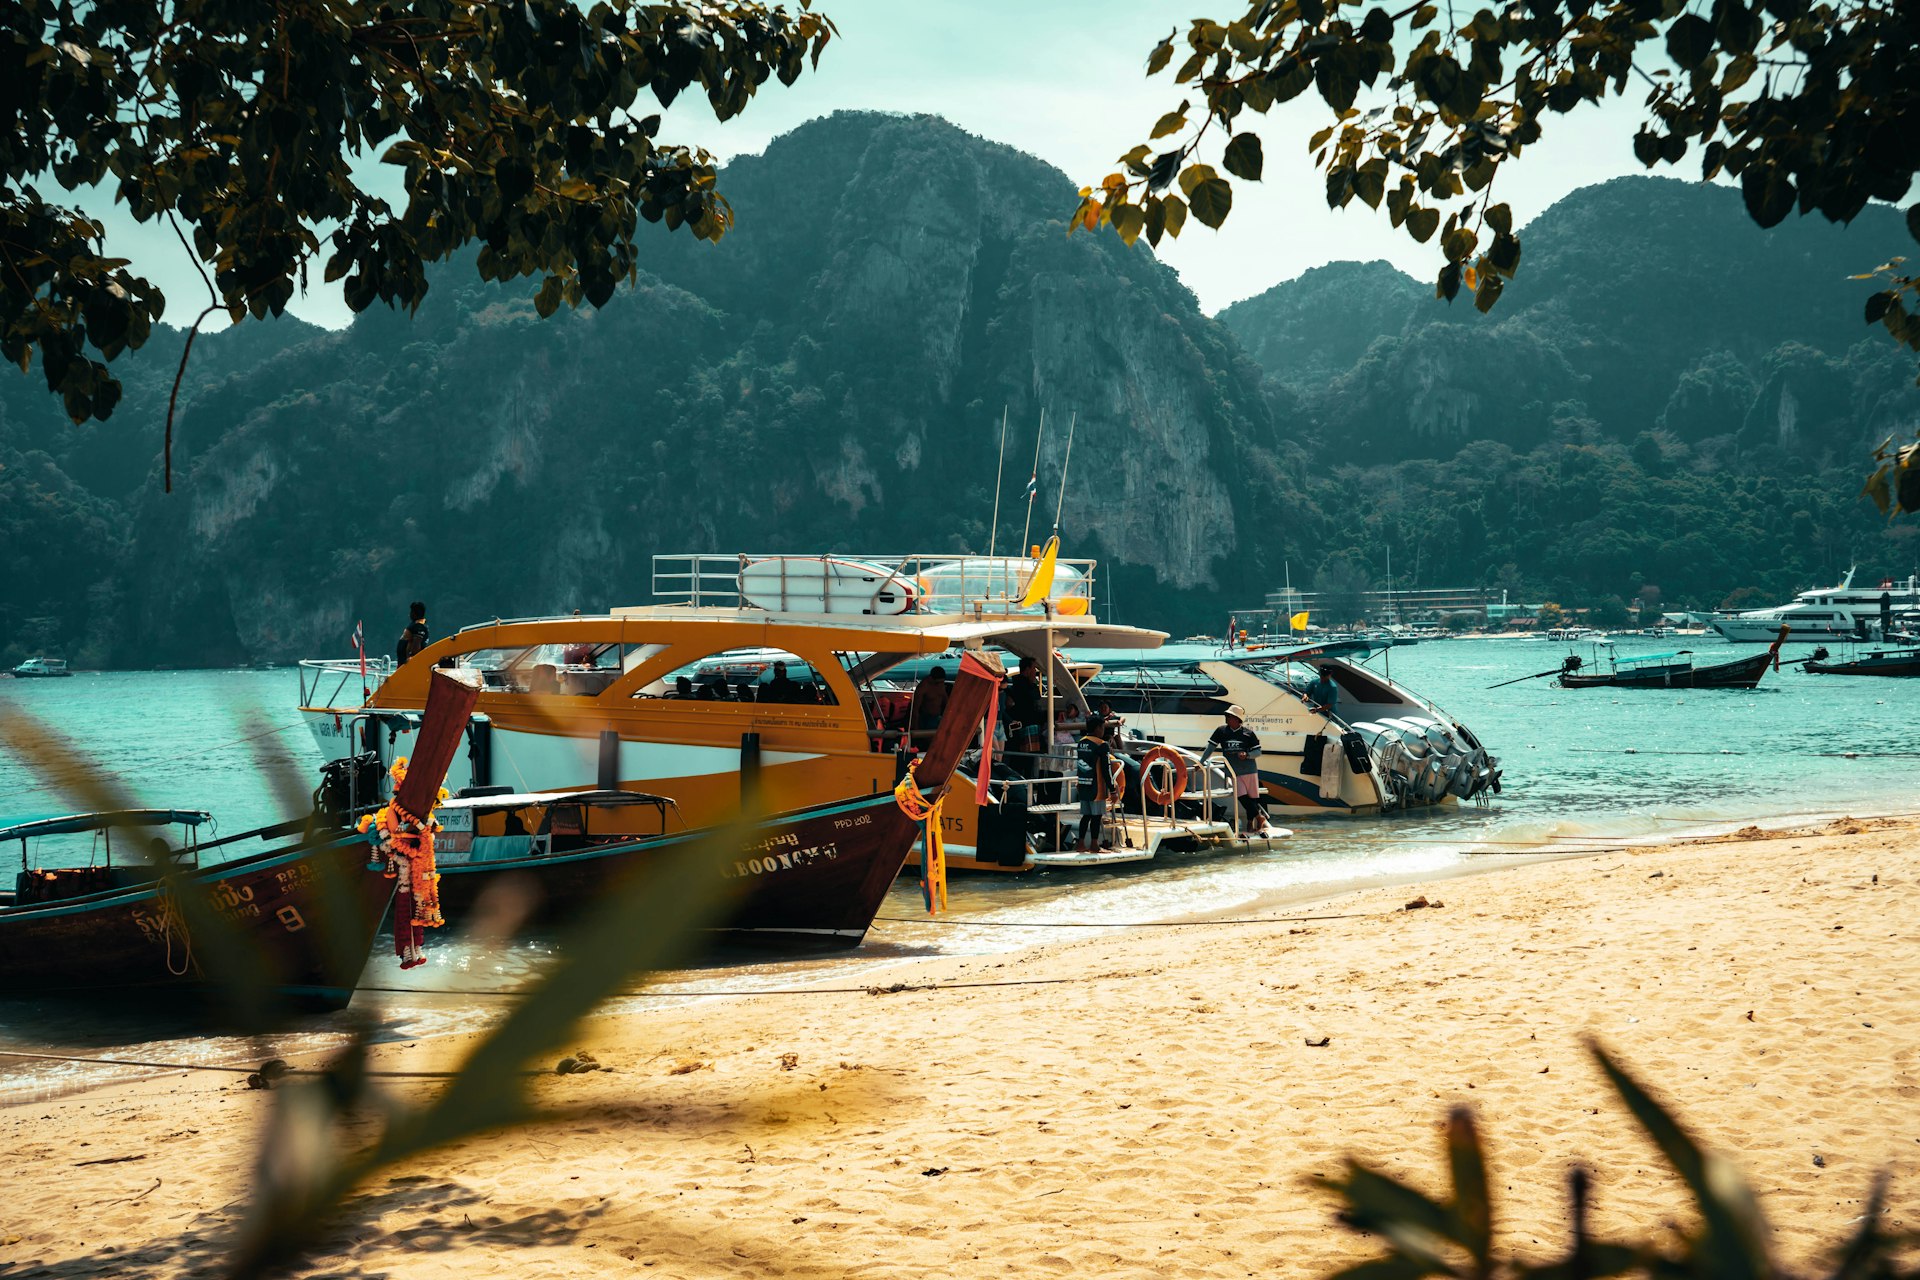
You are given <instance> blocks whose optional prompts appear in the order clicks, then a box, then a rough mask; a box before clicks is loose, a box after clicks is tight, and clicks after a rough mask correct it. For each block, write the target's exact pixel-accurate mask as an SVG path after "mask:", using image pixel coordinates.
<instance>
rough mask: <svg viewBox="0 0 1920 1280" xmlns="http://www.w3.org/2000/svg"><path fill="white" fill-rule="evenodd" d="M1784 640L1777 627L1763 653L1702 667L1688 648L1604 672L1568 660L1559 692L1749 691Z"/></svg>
mask: <svg viewBox="0 0 1920 1280" xmlns="http://www.w3.org/2000/svg"><path fill="white" fill-rule="evenodd" d="M1786 638H1787V629H1786V628H1785V627H1781V628H1780V634H1779V636H1778V637H1777V638H1776V639H1775V640H1774V642H1773V643H1772V644H1771V645H1769V646H1768V647H1767V649H1766V651H1765V652H1763V653H1756V654H1752V655H1750V656H1749V657H1745V658H1736V659H1734V660H1733V661H1732V662H1715V663H1709V664H1707V665H1706V666H1701V665H1699V664H1698V663H1696V662H1695V661H1694V660H1693V651H1692V650H1691V649H1682V650H1680V651H1679V652H1678V653H1645V654H1637V655H1635V656H1633V657H1630V658H1614V659H1611V660H1610V661H1609V662H1608V670H1606V671H1585V672H1583V671H1581V670H1580V660H1579V659H1578V658H1577V657H1576V658H1569V659H1567V665H1566V666H1563V667H1562V668H1561V670H1560V680H1559V683H1560V687H1561V688H1562V689H1600V688H1606V689H1751V688H1753V687H1754V686H1756V685H1758V684H1759V683H1760V678H1761V677H1762V676H1764V675H1766V673H1767V668H1768V667H1770V666H1773V665H1774V664H1775V663H1776V662H1778V660H1779V657H1780V645H1781V643H1782V642H1783V641H1784V640H1785V639H1786Z"/></svg>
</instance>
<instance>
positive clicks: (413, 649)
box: [393, 600, 427, 667]
mask: <svg viewBox="0 0 1920 1280" xmlns="http://www.w3.org/2000/svg"><path fill="white" fill-rule="evenodd" d="M407 617H408V619H409V621H408V623H407V629H406V630H405V631H402V632H401V633H400V642H399V643H398V644H396V645H395V646H394V647H393V661H394V665H396V666H402V667H404V666H406V665H407V659H409V658H411V657H412V656H413V655H414V654H416V653H418V652H420V651H421V650H422V649H424V648H426V647H427V605H426V602H425V601H424V600H415V601H414V602H413V603H412V604H410V605H408V606H407Z"/></svg>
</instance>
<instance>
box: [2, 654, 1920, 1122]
mask: <svg viewBox="0 0 1920 1280" xmlns="http://www.w3.org/2000/svg"><path fill="white" fill-rule="evenodd" d="M1688 645H1691V646H1694V647H1696V648H1697V649H1699V650H1700V652H1701V656H1702V660H1703V661H1713V660H1717V659H1720V658H1731V657H1733V656H1736V654H1737V653H1740V652H1747V651H1749V650H1747V649H1746V648H1745V647H1744V646H1742V647H1739V648H1736V647H1735V646H1730V645H1727V644H1725V643H1724V642H1722V641H1720V640H1719V639H1718V638H1713V637H1709V638H1704V639H1702V638H1688V639H1681V640H1672V639H1669V640H1645V641H1642V640H1623V641H1621V642H1620V644H1619V652H1620V653H1622V654H1631V653H1636V652H1648V651H1652V650H1654V649H1671V648H1676V647H1684V646H1688ZM1566 651H1567V650H1566V647H1565V646H1561V645H1553V644H1548V643H1544V642H1533V641H1514V640H1452V641H1445V642H1439V643H1432V644H1424V645H1419V646H1414V647H1409V648H1403V649H1397V650H1394V651H1393V652H1392V653H1391V654H1390V655H1389V654H1383V655H1377V656H1376V657H1375V659H1374V662H1373V666H1374V668H1375V669H1376V670H1381V671H1385V670H1386V669H1387V665H1388V662H1389V661H1390V662H1391V675H1392V676H1393V678H1394V679H1395V680H1396V681H1398V682H1400V683H1402V684H1405V685H1406V686H1408V687H1410V688H1412V689H1413V690H1415V691H1417V692H1419V693H1421V694H1423V695H1425V696H1427V697H1429V698H1431V699H1433V700H1434V701H1436V702H1438V703H1439V704H1440V705H1441V706H1443V707H1445V708H1447V709H1448V710H1449V711H1450V712H1452V713H1453V714H1454V715H1455V716H1456V717H1458V718H1459V719H1461V720H1462V721H1464V722H1465V723H1466V725H1467V726H1468V727H1469V728H1470V729H1472V730H1473V731H1474V733H1475V734H1476V735H1477V736H1478V737H1479V738H1480V739H1481V741H1482V742H1483V743H1485V745H1486V746H1487V747H1488V749H1490V750H1491V751H1493V752H1494V753H1495V754H1496V755H1497V756H1499V757H1500V758H1501V761H1502V763H1503V765H1504V767H1505V770H1506V773H1505V781H1504V791H1503V793H1502V794H1501V795H1500V796H1499V797H1497V798H1494V799H1493V801H1492V803H1491V804H1490V805H1487V806H1485V807H1482V806H1479V805H1466V806H1458V807H1449V808H1446V809H1443V810H1438V811H1431V812H1427V813H1416V814H1409V815H1402V816H1398V817H1388V818H1375V819H1367V818H1361V819H1342V818H1317V817H1312V816H1307V815H1301V814H1298V813H1295V812H1291V811H1286V810H1282V809H1280V808H1278V807H1277V806H1276V807H1275V808H1274V809H1273V810H1272V812H1273V815H1274V820H1275V821H1276V822H1278V823H1281V824H1284V825H1288V826H1291V827H1293V828H1294V829H1295V831H1296V836H1295V838H1294V839H1293V840H1291V841H1288V842H1287V843H1286V845H1285V846H1284V850H1285V851H1284V852H1275V853H1272V854H1262V855H1257V856H1253V857H1247V858H1214V859H1196V860H1191V861H1184V862H1182V861H1173V862H1167V863H1164V864H1159V865H1155V864H1136V865H1134V866H1130V867H1120V868H1114V869H1110V870H1108V871H1104V872H1098V873H1088V872H1048V873H1040V874H1033V875H1028V876H1020V877H994V876H984V875H980V876H959V877H956V878H955V879H954V881H953V885H952V891H951V910H950V912H949V913H948V915H947V916H946V917H943V918H942V920H941V921H940V922H934V923H927V922H925V920H924V912H923V910H922V908H921V905H920V895H919V890H918V888H917V886H916V885H915V884H914V882H913V881H912V880H910V879H903V880H902V881H901V882H900V883H899V884H898V885H897V886H896V887H895V889H894V891H893V894H892V896H891V898H890V899H889V901H888V903H887V905H886V906H885V907H884V908H883V909H882V911H881V920H880V921H879V922H878V923H877V924H876V925H875V926H874V929H873V931H872V933H871V934H870V935H869V937H868V941H867V944H866V946H864V947H863V948H861V949H860V950H859V951H856V952H853V953H851V954H846V955H841V956H836V957H831V958H827V959H813V960H798V961H780V962H772V963H769V962H767V961H765V960H759V959H754V960H747V961H740V960H734V961H722V962H717V963H715V964H712V965H707V966H703V967H701V968H699V969H697V970H691V971H687V972H684V973H680V974H674V975H668V977H667V980H666V981H665V982H664V983H663V984H662V987H663V988H664V989H665V990H667V991H678V992H682V993H691V992H694V991H699V992H710V991H746V990H764V989H768V988H772V987H781V986H788V985H792V984H794V983H795V982H800V981H806V982H819V981H823V980H824V981H832V980H837V979H845V980H849V981H854V982H857V983H865V982H868V981H875V980H877V979H875V978H874V977H873V973H872V971H873V970H875V969H876V968H877V967H879V966H882V965H884V964H886V963H888V962H890V961H894V960H899V959H904V958H912V957H919V956H925V955H930V954H979V953H987V952H993V951H1000V950H1005V949H1010V948H1012V947H1017V946H1024V945H1029V944H1032V943H1035V942H1039V941H1043V940H1046V939H1049V938H1053V937H1058V936H1060V934H1059V931H1057V930H1056V929H1054V928H1052V927H1050V926H1052V925H1055V924H1069V925H1075V926H1081V925H1089V924H1096V925H1097V924H1113V925H1121V924H1127V923H1138V922H1146V921H1154V920H1165V919H1169V918H1179V917H1187V916H1193V915H1201V914H1209V913H1226V914H1229V915H1231V914H1237V913H1248V912H1253V911H1264V912H1268V913H1272V912H1275V911H1277V910H1280V909H1282V908H1284V907H1285V906H1287V905H1288V904H1297V903H1303V902H1308V901H1313V900H1318V899H1321V898H1325V897H1327V896H1328V895H1330V894H1333V893H1337V892H1338V891H1339V890H1340V889H1342V888H1345V887H1347V886H1351V885H1354V884H1357V883H1365V882H1372V881H1380V880H1415V879H1420V880H1425V879H1431V878H1433V877H1435V876H1439V875H1446V874H1451V873H1454V872H1457V871H1461V870H1465V869H1476V868H1480V867H1490V866H1494V865H1505V864H1507V863H1508V862H1509V858H1508V857H1507V856H1505V855H1507V854H1514V855H1516V856H1522V855H1520V851H1522V850H1532V851H1534V853H1538V852H1539V851H1542V850H1546V849H1562V850H1567V851H1578V850H1581V849H1587V848H1592V847H1595V846H1596V845H1606V844H1609V843H1618V842H1620V841H1624V840H1643V839H1648V838H1652V837H1661V836H1672V835H1677V834H1684V833H1688V832H1693V831H1705V830H1723V829H1726V828H1727V827H1729V826H1731V825H1744V824H1746V823H1748V822H1753V821H1763V822H1764V821H1766V820H1768V819H1776V818H1785V817H1792V816H1802V815H1830V814H1840V813H1855V814H1862V813H1871V812H1893V811H1905V810H1908V809H1911V808H1913V807H1914V806H1913V787H1912V779H1913V777H1914V776H1915V768H1916V764H1917V763H1920V740H1917V739H1916V738H1915V736H1914V734H1913V732H1912V725H1913V723H1914V712H1915V710H1916V709H1920V687H1916V682H1912V681H1901V680H1873V679H1848V678H1842V677H1832V676H1811V675H1807V674H1805V673H1804V672H1802V671H1800V670H1798V669H1796V668H1793V667H1786V668H1784V669H1783V670H1781V671H1780V672H1778V673H1770V674H1769V675H1768V676H1767V678H1766V680H1765V681H1764V682H1763V683H1762V685H1761V687H1760V688H1759V689H1757V690H1752V691H1717V690H1711V691H1681V690H1674V691H1624V692H1615V691H1610V690H1606V689H1591V690H1561V689H1557V688H1554V687H1552V686H1551V685H1550V684H1549V682H1548V681H1547V680H1545V679H1541V680H1534V681H1526V682H1522V683H1519V684H1514V685H1509V686H1507V687H1506V688H1502V689H1495V690H1489V689H1488V688H1487V686H1489V685H1493V684H1496V683H1498V682H1500V681H1502V680H1507V679H1511V678H1512V677H1514V676H1518V675H1523V674H1526V673H1529V672H1534V671H1544V670H1549V669H1552V668H1555V667H1557V666H1558V665H1559V662H1560V659H1561V658H1562V656H1563V655H1564V654H1565V653H1566ZM1581 651H1582V653H1583V655H1585V656H1587V660H1588V661H1589V662H1591V661H1592V657H1591V651H1590V650H1589V649H1588V648H1587V647H1586V646H1581ZM1805 651H1806V646H1796V647H1793V648H1790V649H1789V650H1788V651H1787V654H1786V656H1787V657H1788V658H1789V659H1791V658H1793V657H1795V656H1802V657H1803V656H1805ZM297 693H298V683H297V677H296V674H295V672H294V671H292V670H291V669H286V670H276V671H182V672H106V673H83V674H81V675H79V676H76V677H75V678H73V679H71V680H57V681H0V715H9V714H11V713H12V712H14V710H15V709H20V710H26V711H29V712H31V713H32V714H34V715H36V716H38V717H40V718H41V719H42V721H43V722H44V723H46V724H48V725H50V726H52V727H54V728H55V729H57V730H59V731H60V732H61V733H63V734H65V735H66V736H67V737H68V738H69V739H70V740H71V741H72V742H73V743H74V744H75V745H77V746H78V747H80V748H81V749H82V750H84V751H85V752H87V753H89V754H90V755H92V756H93V758H94V759H95V760H97V761H98V762H99V763H100V764H101V765H102V766H103V767H104V768H105V769H106V770H107V771H108V772H109V774H110V775H111V776H112V777H113V779H114V780H115V781H116V782H117V784H118V785H119V786H121V787H123V788H124V789H125V790H126V791H128V792H129V793H131V798H132V799H133V800H134V801H135V802H137V803H140V804H145V805H151V806H155V807H176V808H204V809H208V810H211V811H212V812H213V813H214V814H215V815H216V818H217V820H218V821H219V824H220V833H221V834H233V833H236V832H240V831H245V830H247V829H249V828H252V827H256V826H260V825H264V824H266V823H269V822H274V821H278V820H280V819H281V818H283V817H286V816H288V815H287V814H285V813H283V812H281V811H280V809H279V808H278V807H277V805H276V802H275V800H274V798H273V793H272V790H271V788H270V787H269V786H268V784H267V782H266V781H265V779H264V778H263V776H262V775H261V773H260V770H259V764H260V763H261V762H262V761H265V762H269V763H278V764H279V765H281V766H290V767H291V768H292V769H294V770H296V771H297V773H298V775H299V777H300V778H301V779H302V784H303V785H304V786H311V785H312V783H313V781H314V780H315V779H316V776H317V775H316V770H317V767H318V765H319V763H320V758H321V757H320V753H319V751H318V749H317V747H316V746H315V745H314V743H313V740H312V738H311V737H310V736H309V734H308V732H307V730H306V728H305V727H304V725H302V724H301V723H300V722H299V721H298V718H297V716H296V715H295V714H294V712H293V707H294V704H295V703H296V701H297ZM248 739H252V740H251V741H248ZM73 807H74V806H73V805H71V804H70V803H67V802H65V801H63V800H62V799H61V798H60V797H59V796H58V795H56V794H54V793H53V792H51V791H49V790H48V789H47V788H46V787H45V786H44V785H43V784H41V783H40V782H38V781H37V780H36V779H35V778H34V776H33V775H32V774H30V773H29V772H28V770H27V769H26V767H25V765H24V763H23V762H22V761H20V760H19V759H18V758H16V757H14V756H11V755H9V754H7V753H6V752H5V751H0V822H5V821H12V820H17V819H20V818H26V817H34V816H42V815H46V814H52V813H60V812H69V811H71V810H72V808H73ZM18 856H19V854H18V849H17V847H14V848H9V849H6V850H0V858H8V857H11V858H14V859H17V858H18ZM1524 856H1533V855H1532V854H1528V855H1524ZM17 869H18V864H17V862H14V863H8V864H7V866H6V872H7V874H8V875H11V874H12V872H13V871H15V870H17ZM970 921H972V922H978V923H977V924H975V925H974V927H969V923H968V922H970ZM989 922H990V923H989ZM1072 932H1073V933H1074V934H1083V933H1084V932H1085V930H1084V929H1082V928H1074V929H1073V931H1072ZM552 945H553V944H552V942H551V940H548V939H535V940H529V941H524V942H521V943H517V944H515V946H514V947H513V948H512V949H511V950H509V951H507V952H505V953H501V952H498V951H494V952H488V953H481V952H479V951H477V950H476V949H475V948H473V947H470V946H465V945H463V944H462V943H461V941H460V940H459V939H458V938H457V937H454V936H448V937H435V938H433V939H432V945H431V960H430V962H429V964H428V965H427V966H425V967H423V968H421V969H418V970H415V971H412V972H410V973H407V974H404V975H403V974H402V973H401V972H400V971H399V970H398V968H397V966H396V965H395V964H394V962H393V961H392V958H391V956H390V955H389V954H387V953H386V952H385V948H386V946H387V940H386V939H384V938H382V939H381V940H380V941H379V942H377V943H376V956H375V959H374V962H373V963H372V964H371V965H369V967H368V970H367V973H366V976H365V978H364V979H363V981H364V983H365V984H366V985H368V986H371V987H404V988H410V989H412V990H415V991H420V990H423V989H438V990H445V989H448V988H469V989H470V988H481V989H486V990H505V989H508V988H512V987H514V986H517V985H520V984H521V983H524V982H525V981H527V980H528V978H529V977H531V976H532V975H533V974H534V973H536V972H537V971H538V969H539V967H540V965H541V964H542V963H543V961H544V959H545V957H546V956H548V955H550V954H551V951H552ZM683 998H692V996H691V995H690V994H687V995H685V996H683ZM362 999H374V1000H378V1001H380V1002H381V1004H380V1006H379V1008H380V1016H381V1020H382V1022H383V1025H384V1026H385V1028H386V1030H387V1032H388V1033H389V1034H390V1035H391V1036H393V1037H395V1038H408V1039H410V1038H413V1037H416V1036H421V1035H431V1034H438V1033H442V1032H446V1031H452V1030H459V1029H469V1028H471V1027H473V1026H474V1025H476V1023H478V1022H480V1021H483V1020H484V1019H485V1018H486V1016H487V1014H486V1013H485V1012H484V1011H485V1010H488V1009H492V1008H497V1007H498V1005H499V1004H500V1002H499V1001H498V1000H497V999H493V998H487V997H474V996H457V995H445V994H418V995H414V994H381V995H377V996H372V997H365V996H363V997H362ZM658 1001H659V997H648V998H643V999H636V1000H633V1001H628V1002H623V1003H631V1004H635V1005H637V1004H640V1003H643V1002H644V1003H649V1004H657V1003H658ZM74 1021H75V1020H74V1019H73V1018H72V1017H71V1013H70V1011H66V1012H64V1013H63V1011H62V1010H61V1009H60V1007H59V1006H42V1005H39V1004H31V1003H30V1004H23V1005H19V1004H17V1005H0V1048H15V1049H24V1050H29V1051H41V1052H56V1053H58V1052H70V1053H75V1054H85V1055H100V1056H109V1057H125V1058H140V1059H143V1060H157V1061H181V1062H220V1061H253V1060H257V1059H258V1057H259V1056H261V1054H262V1053H263V1049H262V1047H261V1046H260V1045H257V1044H253V1043H249V1042H245V1041H240V1040H233V1039H221V1038H214V1039H206V1038H195V1037H185V1036H180V1035H178V1034H174V1033H170V1032H169V1031H168V1030H167V1029H166V1028H165V1027H163V1026H160V1025H157V1024H156V1025H137V1026H126V1025H122V1026H120V1027H119V1028H118V1029H117V1030H100V1029H98V1028H93V1029H90V1030H88V1031H85V1032H76V1031H75V1030H73V1023H74ZM337 1035H338V1030H337V1025H336V1024H332V1023H329V1022H328V1021H327V1020H325V1019H322V1020H320V1021H318V1022H316V1023H313V1024H309V1025H308V1027H307V1028H306V1029H304V1030H302V1031H301V1032H299V1033H296V1034H292V1035H286V1036H281V1037H278V1038H276V1039H274V1040H273V1041H272V1042H271V1044H270V1047H271V1048H272V1049H273V1051H275V1052H280V1053H288V1052H297V1051H301V1050H310V1049H315V1048H323V1047H325V1046H326V1045H328V1044H330V1043H332V1042H333V1041H334V1039H335V1038H336V1037H337ZM111 1074H112V1071H111V1070H109V1069H103V1068H98V1067H91V1066H78V1065H74V1064H60V1065H47V1064H36V1065H33V1066H30V1067H22V1066H21V1065H20V1064H17V1063H14V1064H8V1063H4V1062H0V1105H4V1104H5V1103H7V1102H17V1101H23V1100H26V1099H28V1098H31V1097H35V1096H45V1094H46V1093H47V1092H49V1091H53V1090H59V1089H64V1088H71V1087H75V1086H77V1085H80V1084H83V1083H87V1082H91V1081H95V1080H99V1079H103V1078H107V1077H108V1076H110V1075H111Z"/></svg>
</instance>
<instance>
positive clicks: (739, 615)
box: [611, 604, 1167, 653]
mask: <svg viewBox="0 0 1920 1280" xmlns="http://www.w3.org/2000/svg"><path fill="white" fill-rule="evenodd" d="M611 616H612V617H614V618H618V619H623V620H627V621H649V620H652V621H662V622H715V623H737V624H743V625H750V626H758V627H766V626H768V625H769V624H772V625H775V626H781V627H805V628H808V629H809V630H828V631H833V632H839V633H842V634H841V635H840V636H838V637H836V640H837V641H841V642H844V643H836V645H835V647H836V648H843V649H857V650H861V651H868V652H870V651H875V650H894V649H898V648H902V647H906V648H910V649H917V650H919V651H920V652H923V653H925V652H935V651H937V648H940V647H945V646H933V645H928V644H926V643H924V642H923V643H918V644H914V645H911V646H900V645H897V644H891V643H887V642H886V639H885V638H886V637H889V636H895V637H907V636H914V637H926V638H927V639H929V640H934V641H945V643H946V644H947V645H955V644H963V645H972V644H997V643H999V642H1000V641H1002V640H1004V639H1006V638H1008V637H1011V636H1038V635H1041V634H1042V633H1044V632H1048V631H1051V632H1052V633H1053V643H1054V647H1055V648H1057V649H1066V648H1073V649H1078V648H1081V647H1082V646H1086V645H1103V646H1106V647H1108V648H1113V649H1127V650H1138V649H1157V648H1159V647H1160V646H1161V645H1162V644H1164V643H1165V642H1166V639H1167V633H1166V632H1164V631H1152V630H1149V629H1148V628H1146V627H1129V626H1123V625H1121V624H1119V623H1111V622H1095V621H1091V620H1089V619H1087V618H1083V617H1058V616H1056V617H1054V618H1051V619H1049V618H1045V617H1041V616H1038V615H1004V614H1003V615H1000V616H998V617H996V616H992V615H988V616H985V617H979V618H975V617H972V616H970V615H968V614H959V613H949V614H924V613H902V614H887V615H878V616H868V615H853V614H829V613H821V614H803V613H769V612H767V611H766V610H764V609H753V608H747V609H729V608H725V607H715V606H713V605H685V604H668V605H645V606H640V607H637V608H628V609H615V610H613V612H612V614H611ZM865 639H871V641H872V643H862V641H863V640H865Z"/></svg>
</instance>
